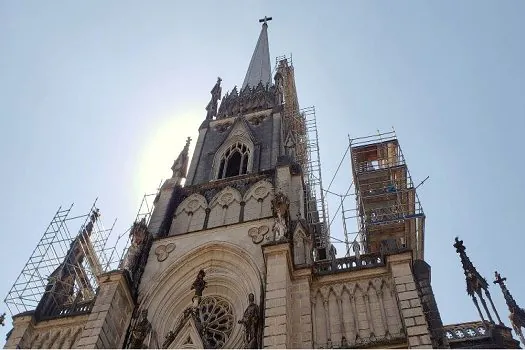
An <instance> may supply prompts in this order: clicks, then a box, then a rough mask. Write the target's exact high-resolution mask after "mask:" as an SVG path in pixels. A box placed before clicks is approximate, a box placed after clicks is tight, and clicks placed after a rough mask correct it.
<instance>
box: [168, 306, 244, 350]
mask: <svg viewBox="0 0 525 350" xmlns="http://www.w3.org/2000/svg"><path fill="white" fill-rule="evenodd" d="M232 310H233V309H232V307H231V305H230V304H229V303H228V302H227V301H226V300H224V299H222V298H220V297H216V296H206V297H203V298H202V299H201V300H200V301H199V303H198V304H197V305H194V306H192V307H188V308H186V309H185V310H184V311H183V313H182V315H181V316H180V318H179V320H178V321H177V325H176V327H175V329H174V330H173V331H169V332H168V333H167V334H166V337H165V339H164V342H163V343H162V348H164V349H166V348H168V347H169V346H170V345H171V344H172V343H173V341H174V340H175V338H176V337H177V335H178V334H179V333H180V331H181V330H182V329H183V327H184V325H186V323H187V322H188V321H189V320H190V319H192V320H193V322H194V324H195V327H196V329H197V331H198V333H199V337H200V338H201V340H202V343H203V345H204V348H206V349H219V348H222V347H223V346H224V344H225V343H226V342H227V341H228V339H229V337H230V335H231V332H232V331H233V324H234V317H233V311H232Z"/></svg>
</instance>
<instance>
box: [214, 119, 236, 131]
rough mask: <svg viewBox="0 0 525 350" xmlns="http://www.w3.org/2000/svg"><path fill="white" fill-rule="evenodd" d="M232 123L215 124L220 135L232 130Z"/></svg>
mask: <svg viewBox="0 0 525 350" xmlns="http://www.w3.org/2000/svg"><path fill="white" fill-rule="evenodd" d="M232 124H233V123H232V122H229V121H228V122H221V123H217V124H215V130H216V131H217V132H219V133H221V134H222V133H223V132H225V131H226V130H228V129H229V128H230V126H232Z"/></svg>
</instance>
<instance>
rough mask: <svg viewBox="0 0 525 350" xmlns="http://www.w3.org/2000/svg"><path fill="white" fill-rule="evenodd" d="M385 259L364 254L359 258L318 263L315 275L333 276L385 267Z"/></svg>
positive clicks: (353, 257) (375, 255) (352, 257)
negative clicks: (334, 274)
mask: <svg viewBox="0 0 525 350" xmlns="http://www.w3.org/2000/svg"><path fill="white" fill-rule="evenodd" d="M384 265H385V261H384V258H383V257H382V256H381V255H379V254H363V255H361V256H360V257H359V258H357V257H355V256H350V257H345V258H338V259H334V260H323V261H317V262H316V263H315V264H314V273H316V274H318V275H325V274H331V273H336V272H345V271H352V270H359V269H364V268H371V267H376V266H384Z"/></svg>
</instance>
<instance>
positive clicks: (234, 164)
mask: <svg viewBox="0 0 525 350" xmlns="http://www.w3.org/2000/svg"><path fill="white" fill-rule="evenodd" d="M250 156H251V150H250V148H249V147H248V146H246V145H245V144H244V143H242V142H236V143H234V144H232V145H231V146H230V147H228V149H226V151H225V152H224V154H223V155H222V157H221V160H220V163H219V171H218V174H217V179H224V178H227V177H231V176H237V175H244V174H246V173H248V164H249V161H250Z"/></svg>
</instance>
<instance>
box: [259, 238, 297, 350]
mask: <svg viewBox="0 0 525 350" xmlns="http://www.w3.org/2000/svg"><path fill="white" fill-rule="evenodd" d="M263 254H264V260H265V261H266V293H265V301H264V306H265V312H264V315H265V325H264V338H263V346H264V347H265V348H281V349H284V348H289V347H290V346H289V345H290V344H291V341H290V339H291V335H292V334H291V333H292V329H291V327H290V324H291V322H290V320H289V318H290V317H292V315H289V313H288V312H287V311H288V310H289V309H290V308H291V303H292V300H291V298H290V296H289V295H288V290H289V287H290V286H291V278H290V272H291V269H292V267H293V265H292V255H291V252H290V245H289V243H281V244H272V245H266V246H263Z"/></svg>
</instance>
